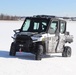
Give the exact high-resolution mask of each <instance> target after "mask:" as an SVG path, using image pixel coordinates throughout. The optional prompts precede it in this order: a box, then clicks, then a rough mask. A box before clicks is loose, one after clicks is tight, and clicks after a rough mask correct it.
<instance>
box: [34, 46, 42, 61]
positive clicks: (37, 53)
mask: <svg viewBox="0 0 76 75" xmlns="http://www.w3.org/2000/svg"><path fill="white" fill-rule="evenodd" d="M42 55H43V46H42V45H38V46H37V51H36V56H35V59H36V60H41V59H42Z"/></svg>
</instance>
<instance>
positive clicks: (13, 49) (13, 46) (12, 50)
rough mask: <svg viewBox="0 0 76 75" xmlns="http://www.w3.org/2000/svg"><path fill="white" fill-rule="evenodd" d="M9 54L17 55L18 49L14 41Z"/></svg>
mask: <svg viewBox="0 0 76 75" xmlns="http://www.w3.org/2000/svg"><path fill="white" fill-rule="evenodd" d="M9 55H10V56H15V55H16V50H15V44H14V42H13V43H12V44H11V48H10V52H9Z"/></svg>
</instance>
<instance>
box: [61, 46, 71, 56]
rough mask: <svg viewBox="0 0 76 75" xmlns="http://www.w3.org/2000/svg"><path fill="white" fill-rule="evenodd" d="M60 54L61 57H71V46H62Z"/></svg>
mask: <svg viewBox="0 0 76 75" xmlns="http://www.w3.org/2000/svg"><path fill="white" fill-rule="evenodd" d="M62 56H63V57H71V48H70V47H69V46H66V47H64V51H63V53H62Z"/></svg>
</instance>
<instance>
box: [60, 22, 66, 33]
mask: <svg viewBox="0 0 76 75" xmlns="http://www.w3.org/2000/svg"><path fill="white" fill-rule="evenodd" d="M65 31H66V23H65V22H61V23H60V33H62V34H63V33H65Z"/></svg>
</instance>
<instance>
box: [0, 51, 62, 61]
mask: <svg viewBox="0 0 76 75" xmlns="http://www.w3.org/2000/svg"><path fill="white" fill-rule="evenodd" d="M1 57H2V58H19V59H24V60H35V55H34V54H31V53H24V52H21V53H20V52H16V56H10V55H9V51H4V50H0V58H1ZM54 57H61V56H59V55H52V56H51V55H43V56H42V58H54Z"/></svg>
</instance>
